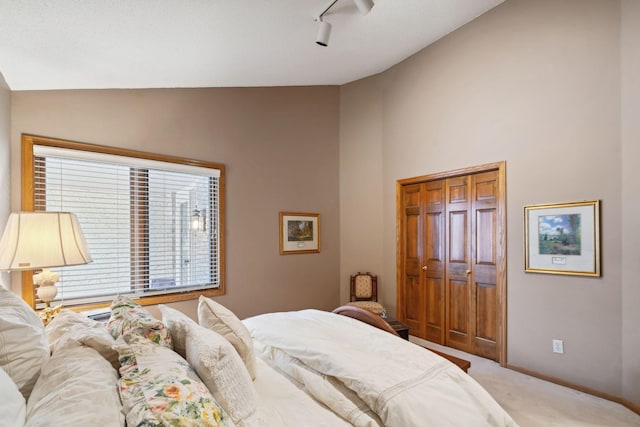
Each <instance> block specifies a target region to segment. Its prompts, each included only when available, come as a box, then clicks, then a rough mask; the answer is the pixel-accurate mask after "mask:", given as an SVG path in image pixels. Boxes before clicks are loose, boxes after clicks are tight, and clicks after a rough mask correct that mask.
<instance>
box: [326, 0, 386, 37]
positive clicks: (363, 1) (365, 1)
mask: <svg viewBox="0 0 640 427" xmlns="http://www.w3.org/2000/svg"><path fill="white" fill-rule="evenodd" d="M353 1H354V3H355V5H356V7H357V8H358V10H359V11H360V13H361V14H362V15H366V14H367V13H369V11H370V10H371V9H372V8H373V5H374V3H373V0H353ZM337 2H338V0H331V2H330V3H329V5H328V6H327V7H326V8H325V9H324V10H323V11H322V13H320V14H319V15H318V17H317V18H316V21H318V23H319V25H320V26H319V27H318V35H317V36H316V43H317V44H319V45H320V46H324V47H327V46H328V45H329V37H330V36H331V24H330V23H328V22H325V21H324V20H323V19H322V17H323V16H324V14H325V13H327V12H328V11H329V9H331V8H332V7H333V5H334V4H336V3H337Z"/></svg>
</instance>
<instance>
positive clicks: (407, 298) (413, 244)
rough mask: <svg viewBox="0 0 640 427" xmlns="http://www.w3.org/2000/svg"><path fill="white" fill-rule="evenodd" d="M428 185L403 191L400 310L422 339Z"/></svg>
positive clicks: (423, 335) (410, 326)
mask: <svg viewBox="0 0 640 427" xmlns="http://www.w3.org/2000/svg"><path fill="white" fill-rule="evenodd" d="M423 190H424V184H416V185H407V186H404V187H403V189H402V195H401V199H402V209H403V221H402V236H403V240H404V245H403V247H402V248H401V250H402V252H403V259H402V271H403V273H402V274H403V277H402V282H403V287H402V301H401V306H400V307H399V309H400V311H401V312H402V313H403V315H400V317H402V318H403V320H404V322H405V323H406V324H407V326H409V330H410V331H411V333H412V334H413V335H415V336H417V337H420V338H426V335H425V314H426V313H425V310H424V307H425V304H426V292H425V288H424V284H423V281H422V274H421V272H422V270H421V266H422V253H423V251H424V249H423V242H424V240H423V238H422V236H423V235H424V224H423V221H424V218H423V215H422V200H423V198H424V195H423Z"/></svg>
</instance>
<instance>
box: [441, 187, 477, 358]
mask: <svg viewBox="0 0 640 427" xmlns="http://www.w3.org/2000/svg"><path fill="white" fill-rule="evenodd" d="M469 183H470V178H469V176H461V177H455V178H449V179H447V188H446V190H447V204H446V213H447V224H446V228H447V242H446V244H447V251H446V253H447V255H446V283H447V287H446V298H445V301H446V303H445V306H446V312H447V315H446V320H447V321H446V330H447V333H446V345H448V346H450V347H453V348H457V349H459V350H462V351H466V352H469V351H470V339H469V334H470V319H471V307H470V306H471V304H470V297H471V289H470V280H469V276H470V268H471V266H470V264H471V262H470V257H471V247H470V246H471V245H470V232H471V224H470V215H469V209H470V207H471V201H470V194H471V191H470V185H469Z"/></svg>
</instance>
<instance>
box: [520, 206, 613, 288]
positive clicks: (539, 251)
mask: <svg viewBox="0 0 640 427" xmlns="http://www.w3.org/2000/svg"><path fill="white" fill-rule="evenodd" d="M524 223H525V227H524V228H525V237H524V242H525V243H524V244H525V255H524V258H525V259H524V271H525V272H530V273H548V274H569V275H577V276H597V277H599V276H600V201H599V200H590V201H584V202H571V203H555V204H545V205H529V206H525V207H524Z"/></svg>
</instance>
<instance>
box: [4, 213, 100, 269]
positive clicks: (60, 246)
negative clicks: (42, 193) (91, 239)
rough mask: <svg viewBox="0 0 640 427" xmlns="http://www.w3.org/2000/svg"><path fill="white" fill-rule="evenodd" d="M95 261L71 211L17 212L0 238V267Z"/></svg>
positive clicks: (30, 267)
mask: <svg viewBox="0 0 640 427" xmlns="http://www.w3.org/2000/svg"><path fill="white" fill-rule="evenodd" d="M91 261H93V259H92V258H91V254H90V253H89V248H88V247H87V242H86V241H85V238H84V235H83V234H82V230H81V229H80V223H79V222H78V219H77V218H76V216H75V215H74V214H72V213H69V212H18V213H12V214H11V215H10V216H9V221H8V222H7V226H6V227H5V230H4V234H3V236H2V240H0V271H1V270H5V271H7V270H10V271H12V270H33V269H40V268H48V267H62V266H67V265H78V264H87V263H89V262H91Z"/></svg>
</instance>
